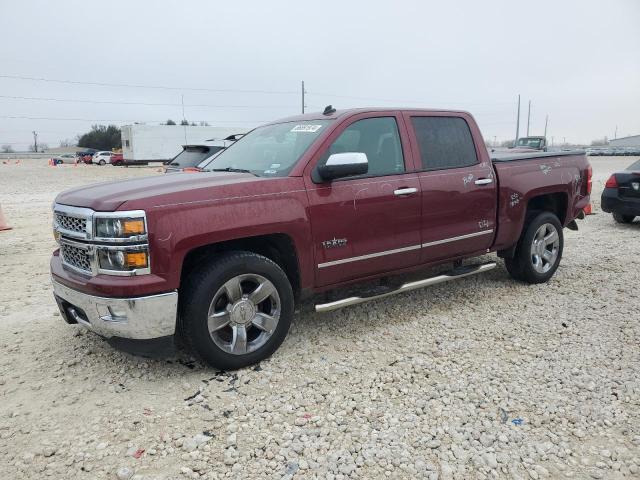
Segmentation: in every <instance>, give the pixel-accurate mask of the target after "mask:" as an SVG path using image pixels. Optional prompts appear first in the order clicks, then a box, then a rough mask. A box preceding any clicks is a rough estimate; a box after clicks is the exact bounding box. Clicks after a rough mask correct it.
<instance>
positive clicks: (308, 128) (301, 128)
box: [291, 125, 322, 133]
mask: <svg viewBox="0 0 640 480" xmlns="http://www.w3.org/2000/svg"><path fill="white" fill-rule="evenodd" d="M321 128H322V125H296V126H295V127H293V128H292V129H291V131H292V132H305V133H315V132H317V131H318V130H320V129H321Z"/></svg>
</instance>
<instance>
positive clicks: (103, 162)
mask: <svg viewBox="0 0 640 480" xmlns="http://www.w3.org/2000/svg"><path fill="white" fill-rule="evenodd" d="M105 163H107V162H105V161H104V160H100V161H99V162H98V165H100V166H103V165H104V164H105Z"/></svg>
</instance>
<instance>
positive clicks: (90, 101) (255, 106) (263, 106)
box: [0, 95, 286, 108]
mask: <svg viewBox="0 0 640 480" xmlns="http://www.w3.org/2000/svg"><path fill="white" fill-rule="evenodd" d="M0 98H9V99H12V100H35V101H48V102H49V101H50V102H68V103H92V104H108V105H143V106H149V107H180V106H182V103H147V102H122V101H115V100H86V99H74V98H51V97H22V96H15V95H0ZM184 106H185V107H210V108H282V107H285V106H286V105H210V104H206V103H200V104H195V103H194V104H188V103H185V104H184Z"/></svg>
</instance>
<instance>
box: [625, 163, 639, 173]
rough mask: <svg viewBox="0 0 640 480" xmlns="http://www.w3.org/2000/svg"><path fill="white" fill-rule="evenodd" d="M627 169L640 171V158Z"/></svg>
mask: <svg viewBox="0 0 640 480" xmlns="http://www.w3.org/2000/svg"><path fill="white" fill-rule="evenodd" d="M627 170H630V171H632V172H640V160H638V161H637V162H634V163H632V164H631V165H629V166H628V167H627Z"/></svg>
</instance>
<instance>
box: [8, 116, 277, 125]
mask: <svg viewBox="0 0 640 480" xmlns="http://www.w3.org/2000/svg"><path fill="white" fill-rule="evenodd" d="M0 118H11V119H26V120H56V121H58V120H60V121H73V122H137V123H144V122H164V121H165V120H140V119H113V118H112V119H104V118H103V119H98V118H93V119H91V118H54V117H27V116H22V115H0ZM190 121H191V122H212V123H222V122H228V123H256V122H268V121H270V120H228V119H227V120H225V119H219V120H190Z"/></svg>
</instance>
